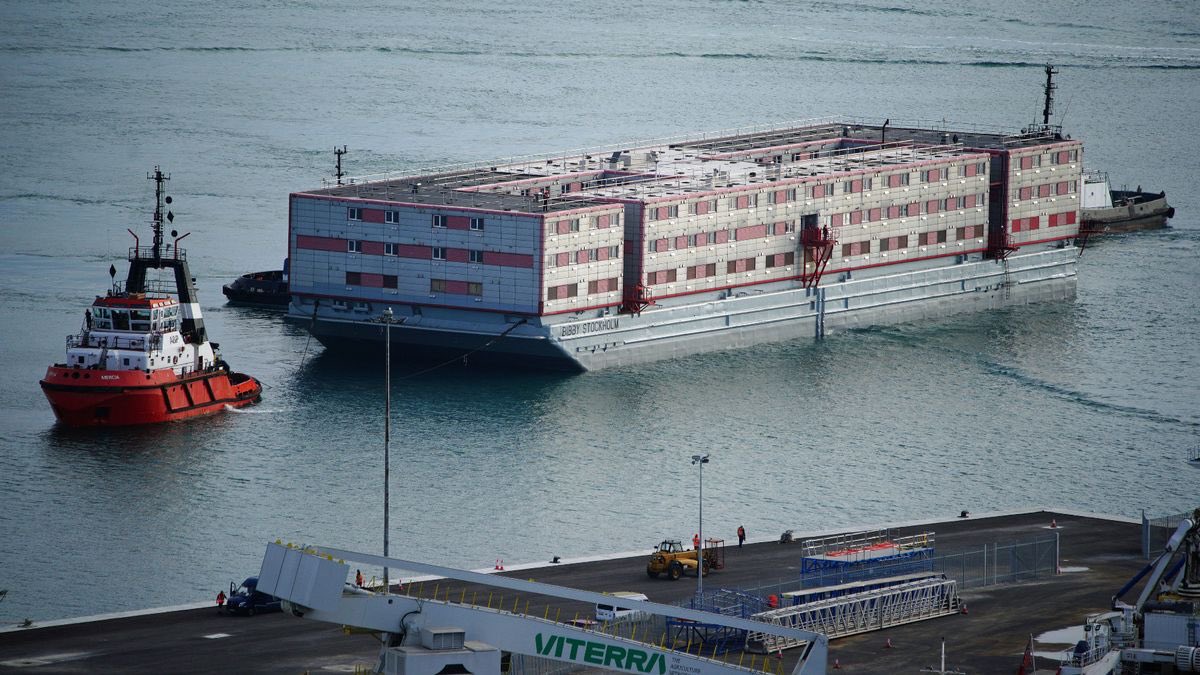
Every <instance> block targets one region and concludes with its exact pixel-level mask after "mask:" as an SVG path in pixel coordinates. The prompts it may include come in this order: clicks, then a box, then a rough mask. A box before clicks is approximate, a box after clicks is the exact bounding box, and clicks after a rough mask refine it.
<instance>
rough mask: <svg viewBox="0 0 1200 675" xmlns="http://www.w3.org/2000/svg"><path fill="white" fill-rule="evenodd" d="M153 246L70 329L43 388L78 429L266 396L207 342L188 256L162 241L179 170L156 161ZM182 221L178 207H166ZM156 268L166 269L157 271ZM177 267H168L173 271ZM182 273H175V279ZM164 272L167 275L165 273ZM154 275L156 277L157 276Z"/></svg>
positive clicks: (177, 416)
mask: <svg viewBox="0 0 1200 675" xmlns="http://www.w3.org/2000/svg"><path fill="white" fill-rule="evenodd" d="M148 178H150V179H152V180H153V181H154V186H155V187H154V196H155V200H156V201H155V207H154V221H153V226H154V245H153V246H149V247H143V246H139V245H138V243H139V242H138V237H137V235H136V234H133V231H132V230H131V231H130V232H129V233H130V234H132V235H133V239H134V245H133V247H132V248H131V249H129V276H128V277H127V278H126V280H125V283H124V284H120V283H117V282H116V281H115V278H116V273H117V270H116V268H115V267H111V266H110V267H109V274H110V275H111V276H112V277H113V278H114V283H113V287H112V290H110V291H109V292H108V294H107V295H106V296H105V297H97V298H96V301H95V302H93V303H92V306H91V307H89V308H88V309H87V310H85V312H84V327H83V331H82V332H80V333H78V334H75V335H68V336H67V362H66V363H59V364H55V365H53V366H50V368H49V369H48V370H47V371H46V378H45V379H44V380H42V381H41V385H42V391H43V392H45V393H46V398H47V399H49V401H50V407H51V408H53V409H54V414H55V416H57V417H58V421H59V422H60V423H62V424H65V425H67V426H72V427H87V426H122V425H133V424H153V423H156V422H170V421H174V420H182V419H187V418H189V417H198V416H200V415H210V414H212V413H216V412H220V411H222V410H224V409H225V407H226V406H232V407H237V408H240V407H242V406H248V405H252V404H254V403H257V402H258V400H259V397H260V396H261V394H262V385H261V384H260V383H259V382H258V380H256V379H254V378H253V377H250V376H249V375H245V374H243V373H234V372H231V371H230V370H229V366H228V365H227V364H226V363H225V362H224V361H223V360H221V357H220V355H219V354H218V352H217V347H218V345H217V344H216V343H213V342H209V341H208V335H207V333H206V332H205V330H204V319H203V318H201V316H200V304H199V302H198V301H197V298H196V287H195V285H194V284H193V282H192V275H191V272H190V271H189V270H188V264H187V255H186V253H185V252H184V251H183V250H182V249H180V248H179V240H180V239H183V237H186V236H188V235H187V234H184V235H183V236H177V234H176V232H175V231H174V230H172V231H171V236H172V237H174V238H175V240H174V242H173V244H169V245H166V246H164V245H163V210H164V208H163V206H164V202H165V203H166V204H170V203H171V198H170V197H164V195H163V183H164V182H165V181H167V180H170V176H167V175H165V174H163V172H162V171H160V170H159V168H158V167H154V174H153V175H151V176H148ZM166 218H167V220H168V221H174V219H175V216H174V214H173V213H170V212H168V213H167V214H166ZM150 270H164V272H156V273H155V274H153V275H148V274H147V272H149V271H150ZM166 270H169V272H166ZM172 273H173V276H174V279H173V280H172V279H170V278H169V277H170V276H171V274H172ZM160 275H161V277H163V278H159V276H160ZM148 276H149V277H151V278H148Z"/></svg>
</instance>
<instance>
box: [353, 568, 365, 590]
mask: <svg viewBox="0 0 1200 675" xmlns="http://www.w3.org/2000/svg"><path fill="white" fill-rule="evenodd" d="M354 583H355V585H357V586H358V587H359V588H362V585H363V578H362V570H354Z"/></svg>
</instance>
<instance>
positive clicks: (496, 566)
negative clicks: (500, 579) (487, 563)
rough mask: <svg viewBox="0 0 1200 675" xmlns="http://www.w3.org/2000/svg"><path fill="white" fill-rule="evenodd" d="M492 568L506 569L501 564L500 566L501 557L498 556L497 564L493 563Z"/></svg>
mask: <svg viewBox="0 0 1200 675" xmlns="http://www.w3.org/2000/svg"><path fill="white" fill-rule="evenodd" d="M492 569H493V570H500V569H504V568H503V567H501V566H500V559H499V558H496V564H495V565H492Z"/></svg>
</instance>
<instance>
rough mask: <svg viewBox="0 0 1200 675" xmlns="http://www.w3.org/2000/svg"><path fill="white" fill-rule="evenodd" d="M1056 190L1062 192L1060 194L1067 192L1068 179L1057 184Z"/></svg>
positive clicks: (1058, 192)
mask: <svg viewBox="0 0 1200 675" xmlns="http://www.w3.org/2000/svg"><path fill="white" fill-rule="evenodd" d="M1054 192H1055V193H1057V194H1060V195H1065V194H1067V181H1065V180H1064V181H1062V182H1061V183H1059V184H1057V185H1055V186H1054Z"/></svg>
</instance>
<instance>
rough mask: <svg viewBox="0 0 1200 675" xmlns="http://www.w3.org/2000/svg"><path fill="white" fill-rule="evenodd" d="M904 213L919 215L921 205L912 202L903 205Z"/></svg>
mask: <svg viewBox="0 0 1200 675" xmlns="http://www.w3.org/2000/svg"><path fill="white" fill-rule="evenodd" d="M905 213H906V215H910V216H919V215H921V205H920V204H918V203H916V202H913V203H911V204H909V205H908V206H906V207H905Z"/></svg>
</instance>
